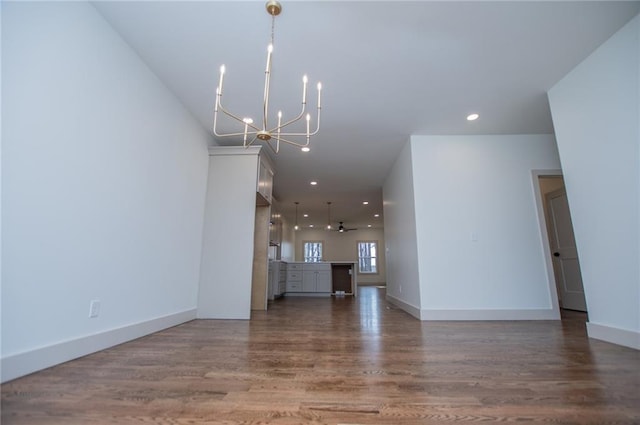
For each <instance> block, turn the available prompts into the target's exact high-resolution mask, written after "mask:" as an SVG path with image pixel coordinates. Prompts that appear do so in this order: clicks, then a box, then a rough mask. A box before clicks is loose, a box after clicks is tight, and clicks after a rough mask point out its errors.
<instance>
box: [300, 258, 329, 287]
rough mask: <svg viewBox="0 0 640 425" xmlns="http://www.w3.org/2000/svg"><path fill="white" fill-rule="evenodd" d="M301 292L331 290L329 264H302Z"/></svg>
mask: <svg viewBox="0 0 640 425" xmlns="http://www.w3.org/2000/svg"><path fill="white" fill-rule="evenodd" d="M302 292H331V264H324V263H323V264H319V263H309V264H304V265H303V266H302Z"/></svg>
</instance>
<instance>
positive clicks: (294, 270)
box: [286, 263, 302, 292]
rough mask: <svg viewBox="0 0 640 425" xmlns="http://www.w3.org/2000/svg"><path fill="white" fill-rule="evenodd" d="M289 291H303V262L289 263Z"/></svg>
mask: <svg viewBox="0 0 640 425" xmlns="http://www.w3.org/2000/svg"><path fill="white" fill-rule="evenodd" d="M286 286H287V292H302V264H300V263H288V264H287V285H286Z"/></svg>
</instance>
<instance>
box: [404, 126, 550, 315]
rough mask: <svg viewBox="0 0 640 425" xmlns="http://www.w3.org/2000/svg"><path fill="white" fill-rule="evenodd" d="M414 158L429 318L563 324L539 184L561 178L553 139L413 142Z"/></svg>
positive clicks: (425, 138)
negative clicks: (545, 242)
mask: <svg viewBox="0 0 640 425" xmlns="http://www.w3.org/2000/svg"><path fill="white" fill-rule="evenodd" d="M411 151H412V161H413V170H414V172H413V186H414V192H415V205H416V223H417V224H416V228H417V234H418V257H419V259H420V261H419V268H420V278H421V282H420V284H421V295H422V298H421V306H422V314H423V317H424V318H432V319H503V318H509V319H548V318H554V317H557V312H556V314H555V315H554V313H553V305H552V302H551V296H550V291H549V280H548V278H547V270H546V268H545V261H544V258H543V248H542V240H541V232H540V226H539V221H538V218H537V215H536V214H537V210H536V203H535V202H536V199H535V194H534V184H536V185H537V184H538V182H537V181H535V182H534V181H533V178H532V174H531V172H532V170H534V169H536V170H543V169H558V168H559V166H560V164H559V160H558V153H557V150H556V146H555V140H554V138H553V136H550V135H507V136H412V137H411Z"/></svg>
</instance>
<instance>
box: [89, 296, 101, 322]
mask: <svg viewBox="0 0 640 425" xmlns="http://www.w3.org/2000/svg"><path fill="white" fill-rule="evenodd" d="M99 314H100V300H93V301H91V302H90V303H89V318H94V317H98V315H99Z"/></svg>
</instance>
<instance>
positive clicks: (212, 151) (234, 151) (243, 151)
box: [209, 146, 262, 156]
mask: <svg viewBox="0 0 640 425" xmlns="http://www.w3.org/2000/svg"><path fill="white" fill-rule="evenodd" d="M260 149H262V146H248V147H246V148H245V147H243V146H209V156H220V155H259V154H260Z"/></svg>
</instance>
